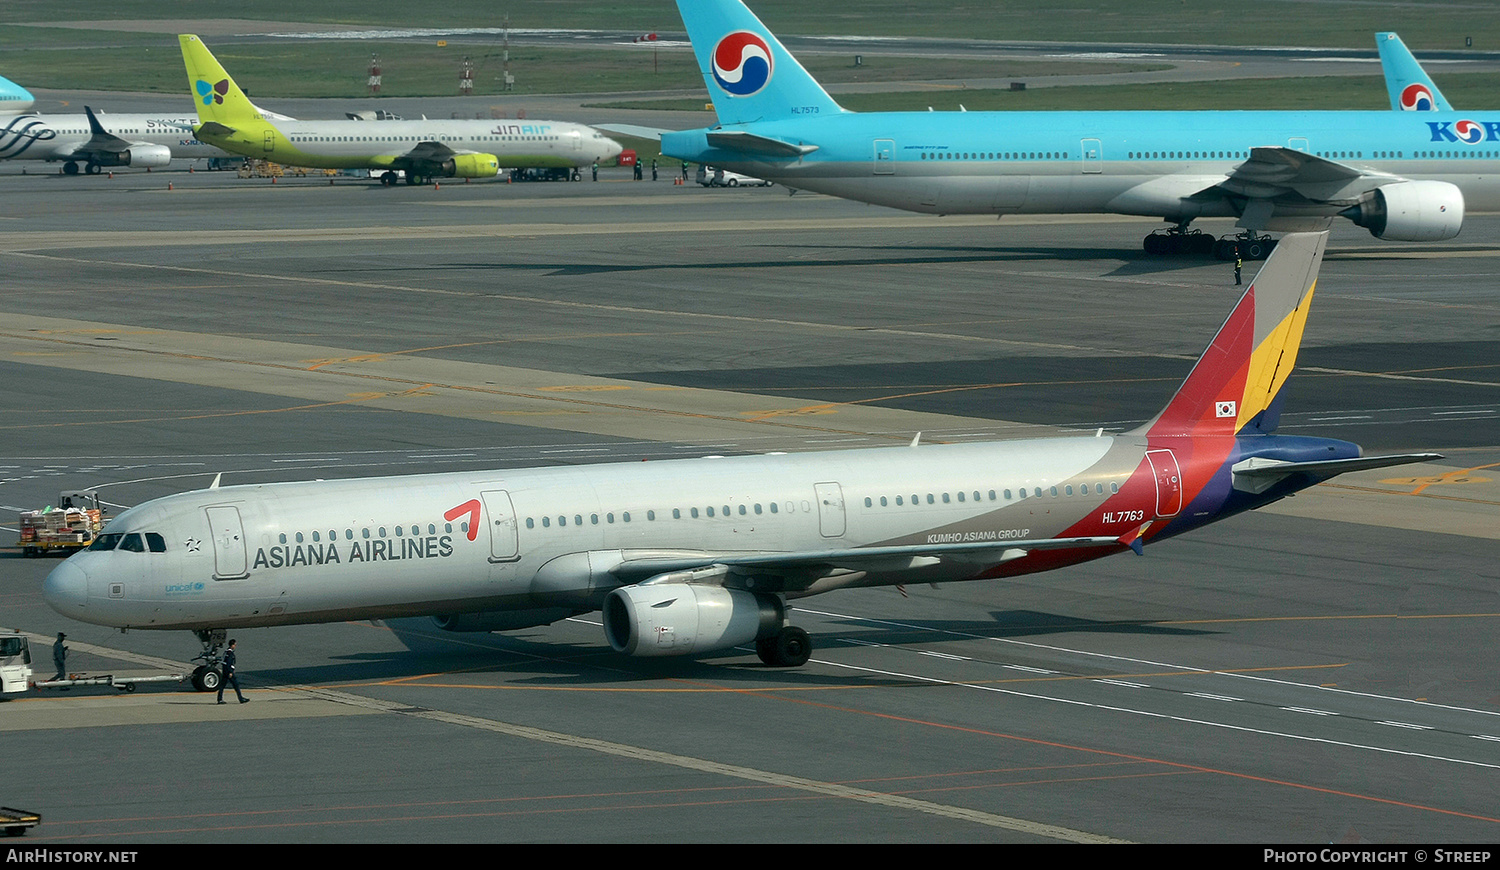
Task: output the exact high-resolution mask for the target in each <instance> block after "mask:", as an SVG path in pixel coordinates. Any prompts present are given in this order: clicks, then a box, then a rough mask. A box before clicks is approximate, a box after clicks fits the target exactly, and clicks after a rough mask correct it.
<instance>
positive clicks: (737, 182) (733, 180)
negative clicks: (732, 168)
mask: <svg viewBox="0 0 1500 870" xmlns="http://www.w3.org/2000/svg"><path fill="white" fill-rule="evenodd" d="M728 184H729V186H730V187H739V186H740V180H739V179H738V178H731V179H729V181H728Z"/></svg>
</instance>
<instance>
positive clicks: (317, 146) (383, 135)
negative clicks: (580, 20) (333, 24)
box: [178, 34, 622, 185]
mask: <svg viewBox="0 0 1500 870" xmlns="http://www.w3.org/2000/svg"><path fill="white" fill-rule="evenodd" d="M178 42H179V43H181V46H182V59H183V64H184V67H185V69H186V70H187V75H188V86H189V88H190V90H191V93H192V97H193V102H194V103H195V104H196V105H197V108H198V116H199V117H200V118H201V119H202V121H203V123H202V124H195V125H194V128H193V129H194V133H195V135H197V136H198V137H199V138H200V139H203V140H204V141H206V142H210V143H212V144H214V145H218V146H220V147H222V148H224V149H225V150H227V151H232V152H234V153H235V154H242V155H244V156H246V157H263V158H265V159H267V160H274V161H276V162H278V163H284V164H286V165H288V166H310V167H317V168H323V169H369V170H371V171H372V174H373V173H375V172H378V173H380V179H381V181H382V182H383V183H384V184H386V185H391V184H395V183H396V179H397V178H398V173H399V174H402V175H404V176H405V178H406V183H407V184H416V183H418V182H420V181H423V180H425V179H431V178H434V177H438V176H441V177H445V178H453V177H456V178H491V177H493V176H495V175H496V174H498V173H499V171H500V169H501V167H505V168H527V167H544V168H555V169H565V168H577V167H583V166H588V165H589V164H591V163H602V162H606V161H609V160H613V159H614V158H615V157H617V156H619V154H620V151H621V150H622V149H621V147H620V143H618V142H616V141H614V140H613V139H610V138H609V137H607V136H605V135H604V134H602V133H600V132H599V131H598V130H595V129H593V128H591V127H586V126H584V125H582V124H570V123H566V122H563V121H530V120H515V121H510V120H491V121H465V120H442V119H425V118H424V119H422V120H420V121H376V122H373V123H372V122H369V121H362V120H339V121H288V120H278V119H276V118H273V117H271V116H269V115H268V114H267V113H266V112H264V111H262V110H261V109H259V108H258V107H256V106H255V105H254V104H252V103H251V102H250V100H249V99H248V98H246V96H245V94H244V92H243V91H241V90H240V88H239V85H237V84H235V82H234V79H233V78H230V76H229V73H228V72H226V71H225V69H224V67H223V66H221V65H220V64H219V61H218V59H216V58H215V57H214V56H213V53H212V52H210V51H209V50H208V46H206V45H204V44H203V42H202V40H200V39H199V38H198V37H196V36H193V35H191V34H183V35H181V36H179V37H178ZM273 122H275V123H273Z"/></svg>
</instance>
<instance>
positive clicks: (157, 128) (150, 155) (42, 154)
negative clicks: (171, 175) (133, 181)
mask: <svg viewBox="0 0 1500 870" xmlns="http://www.w3.org/2000/svg"><path fill="white" fill-rule="evenodd" d="M196 121H197V119H196V118H194V117H193V116H191V115H177V116H172V115H143V114H129V115H108V114H102V113H95V112H94V110H93V109H91V108H88V107H87V106H85V107H84V113H83V114H82V115H15V116H13V117H0V160H45V161H47V162H49V163H57V162H61V163H62V165H63V167H62V168H63V173H64V174H65V175H77V174H78V170H79V168H80V167H82V169H83V171H84V172H85V173H87V174H89V175H98V174H99V172H101V171H102V170H103V168H104V167H111V166H134V167H141V166H144V167H146V168H148V169H149V168H151V167H159V166H166V165H167V164H168V163H171V162H172V160H173V158H177V159H193V158H198V157H227V156H229V155H228V154H227V153H226V152H224V151H222V150H220V149H218V148H215V147H214V146H212V145H208V144H206V143H204V142H200V141H199V140H197V139H195V138H194V137H193V124H194V123H195V122H196Z"/></svg>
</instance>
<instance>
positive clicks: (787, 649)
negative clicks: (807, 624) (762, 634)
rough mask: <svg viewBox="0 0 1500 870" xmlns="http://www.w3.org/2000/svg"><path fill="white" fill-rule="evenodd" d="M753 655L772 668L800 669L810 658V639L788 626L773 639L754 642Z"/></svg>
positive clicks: (802, 632)
mask: <svg viewBox="0 0 1500 870" xmlns="http://www.w3.org/2000/svg"><path fill="white" fill-rule="evenodd" d="M755 653H756V655H758V656H760V660H761V661H763V662H765V663H766V664H768V665H770V666H771V667H773V668H800V667H802V666H803V665H805V664H807V660H808V659H809V658H811V657H812V638H810V637H808V636H807V632H805V631H803V630H802V629H800V628H798V627H796V626H795V625H789V626H787V627H786V628H783V629H782V630H781V631H778V632H776V636H775V637H770V638H766V639H765V640H758V641H756V642H755Z"/></svg>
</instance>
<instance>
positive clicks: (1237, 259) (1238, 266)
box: [1234, 247, 1245, 287]
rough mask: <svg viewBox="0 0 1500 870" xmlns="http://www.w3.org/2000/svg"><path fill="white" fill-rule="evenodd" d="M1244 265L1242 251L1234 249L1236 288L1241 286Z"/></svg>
mask: <svg viewBox="0 0 1500 870" xmlns="http://www.w3.org/2000/svg"><path fill="white" fill-rule="evenodd" d="M1244 265H1245V261H1244V260H1242V259H1240V249H1239V248H1238V247H1236V248H1235V249H1234V286H1236V287H1238V286H1240V269H1241V268H1243V267H1244Z"/></svg>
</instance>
